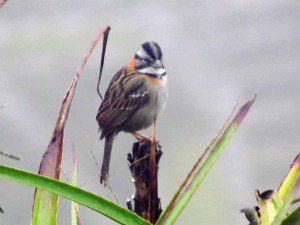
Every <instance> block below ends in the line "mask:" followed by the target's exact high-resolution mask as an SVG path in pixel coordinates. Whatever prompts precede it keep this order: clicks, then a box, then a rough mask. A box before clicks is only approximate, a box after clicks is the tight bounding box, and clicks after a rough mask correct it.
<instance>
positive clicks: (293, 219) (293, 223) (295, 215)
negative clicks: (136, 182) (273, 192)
mask: <svg viewBox="0 0 300 225" xmlns="http://www.w3.org/2000/svg"><path fill="white" fill-rule="evenodd" d="M281 225H300V207H298V208H297V209H295V210H294V211H293V212H292V213H291V214H290V215H289V216H288V217H287V218H286V219H285V220H284V221H283V222H282V224H281Z"/></svg>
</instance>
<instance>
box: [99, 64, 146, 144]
mask: <svg viewBox="0 0 300 225" xmlns="http://www.w3.org/2000/svg"><path fill="white" fill-rule="evenodd" d="M145 83H146V80H145V78H144V77H142V76H139V75H138V74H136V73H134V72H132V70H130V69H129V68H127V67H124V68H122V69H121V70H120V71H119V72H118V73H117V74H116V75H115V76H114V78H113V79H112V81H111V83H110V85H109V87H108V89H107V91H106V93H105V96H104V99H103V101H102V103H101V105H100V108H99V110H98V114H97V117H96V119H97V121H98V124H99V130H101V137H100V138H101V139H102V138H103V137H106V136H107V135H109V134H110V133H111V132H119V131H120V129H121V126H122V124H123V123H124V122H125V121H127V120H128V119H129V118H130V117H131V116H132V115H133V114H134V113H135V112H136V111H137V110H138V109H139V108H141V107H142V106H144V105H145V104H146V103H147V102H148V101H149V96H148V93H147V90H146V84H145Z"/></svg>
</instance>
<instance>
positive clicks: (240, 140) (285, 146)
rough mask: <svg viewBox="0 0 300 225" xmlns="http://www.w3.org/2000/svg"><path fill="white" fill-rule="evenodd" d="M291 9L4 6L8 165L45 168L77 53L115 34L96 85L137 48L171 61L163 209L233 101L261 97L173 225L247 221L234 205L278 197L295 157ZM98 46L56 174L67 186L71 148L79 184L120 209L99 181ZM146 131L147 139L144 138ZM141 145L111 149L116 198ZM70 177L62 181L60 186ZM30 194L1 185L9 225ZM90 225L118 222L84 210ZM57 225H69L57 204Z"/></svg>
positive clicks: (214, 4)
mask: <svg viewBox="0 0 300 225" xmlns="http://www.w3.org/2000/svg"><path fill="white" fill-rule="evenodd" d="M299 7H300V4H299V1H297V0H273V1H268V0H263V1H261V0H252V1H243V0H242V1H237V0H219V1H185V2H184V3H183V1H116V0H110V1H108V0H106V1H28V0H24V1H8V2H7V3H6V4H5V5H4V6H3V7H2V8H1V9H0V104H4V103H8V105H7V106H6V107H5V108H4V109H1V111H0V121H1V122H0V143H1V144H0V150H1V151H5V152H8V153H10V154H14V155H18V156H20V157H22V161H21V162H15V161H12V160H10V159H7V158H5V157H2V156H0V163H1V164H4V165H9V166H14V167H18V168H21V169H24V170H29V171H32V172H37V171H38V167H39V163H40V161H41V158H42V155H43V153H44V151H45V149H46V147H47V145H48V142H49V140H50V136H51V134H52V131H53V129H54V125H55V122H56V118H57V115H58V110H59V108H60V105H61V101H62V99H63V96H64V95H65V93H66V90H67V88H68V86H69V84H70V82H71V79H72V76H73V74H74V72H75V70H76V68H77V66H78V65H79V64H80V63H81V59H82V56H83V54H84V52H85V51H86V49H87V47H88V45H89V43H90V41H91V40H92V39H93V38H94V36H95V35H96V33H97V32H98V30H99V28H100V27H101V26H103V25H106V24H109V25H110V26H111V27H112V30H111V33H110V37H109V40H108V48H107V55H106V62H105V66H104V72H103V79H102V83H101V90H102V93H103V92H104V91H105V89H106V88H107V85H108V83H109V81H110V79H111V78H112V76H113V75H114V73H115V72H116V71H117V70H118V69H119V68H121V67H122V66H123V65H125V64H127V63H128V61H129V59H130V57H131V56H132V55H133V54H134V53H135V51H136V50H137V48H138V47H139V45H140V44H141V43H143V42H145V41H149V40H151V41H156V42H158V43H159V44H160V46H161V48H162V51H163V54H164V64H165V67H166V70H167V73H168V79H169V80H168V82H169V96H168V102H167V107H166V110H165V113H164V114H163V115H162V116H161V117H160V118H159V120H158V127H157V138H159V140H160V143H161V145H162V147H163V152H164V154H163V157H162V159H161V161H160V168H159V196H160V197H161V200H162V208H163V209H164V208H165V207H166V205H167V203H168V202H169V201H170V199H171V197H172V196H173V194H174V192H175V191H176V190H177V187H178V186H179V185H180V183H181V182H182V181H183V179H184V178H185V176H186V174H187V173H188V171H189V170H190V169H191V168H192V166H193V164H194V163H195V162H196V160H197V158H198V157H199V156H200V154H201V153H202V152H203V151H204V149H205V148H206V146H207V145H208V144H209V143H210V141H211V140H212V138H213V137H214V136H215V135H216V133H217V132H218V130H219V129H220V128H221V127H222V125H223V123H224V121H225V120H226V118H227V117H228V116H229V114H230V112H231V110H232V108H233V107H234V106H235V105H236V103H237V102H243V101H245V100H247V99H249V98H252V97H253V95H254V93H255V92H257V93H258V97H257V100H256V102H255V104H254V106H253V108H252V109H251V111H250V113H249V114H248V116H247V117H246V119H245V121H244V122H243V124H242V125H241V127H240V128H239V129H238V131H237V133H236V134H235V135H234V136H233V138H232V140H230V142H229V144H228V146H227V147H226V149H225V151H224V153H223V154H222V155H221V156H220V158H219V160H218V161H217V163H216V164H215V166H214V168H213V169H212V171H211V172H210V173H209V174H208V176H207V178H206V179H205V181H204V182H203V184H202V186H201V187H200V189H199V190H198V191H197V192H196V194H195V196H194V198H193V199H192V200H191V202H190V203H189V204H188V205H187V207H186V208H185V209H184V211H183V213H182V214H181V216H180V217H179V219H178V221H177V222H176V224H177V225H183V224H189V225H198V224H208V225H213V224H220V225H238V224H247V222H246V219H245V218H244V216H243V215H242V214H240V209H241V208H243V207H247V206H253V205H255V204H256V201H255V196H254V190H255V189H258V190H261V191H264V190H267V189H271V188H273V189H275V188H277V187H278V186H279V184H280V182H281V180H282V178H283V177H284V175H285V174H286V173H287V171H288V169H289V165H290V164H291V162H292V161H293V159H294V158H295V156H296V154H297V153H298V152H299V149H300V141H299V132H300V98H299V96H300V88H299V86H300V76H299V71H300V43H299V40H300V38H299V34H300V32H299V31H300V14H299ZM100 46H101V45H98V47H97V49H96V50H95V51H94V52H93V55H92V56H91V58H90V60H89V61H88V63H87V65H86V67H85V70H84V74H83V76H82V79H81V80H80V81H79V85H78V87H77V90H76V94H75V96H74V100H73V104H72V107H71V112H70V114H69V119H68V121H67V126H66V129H65V134H66V135H65V146H64V147H65V149H64V155H63V163H62V168H63V170H64V173H65V174H66V175H67V176H68V177H69V178H70V177H71V164H72V159H71V157H72V154H71V151H72V143H73V142H74V145H75V149H76V152H77V159H78V165H77V166H78V167H77V170H78V172H77V173H78V184H79V185H80V184H84V183H86V184H85V185H84V186H83V188H85V189H88V190H90V191H93V192H96V193H97V194H99V195H102V196H104V197H106V198H109V199H111V200H113V201H114V197H113V194H112V193H111V192H110V191H109V190H108V189H105V188H104V187H103V186H100V184H99V183H98V178H97V176H99V168H98V166H97V165H96V163H95V161H94V159H93V156H92V154H91V151H92V152H93V153H94V155H95V157H96V158H97V160H98V161H99V162H100V163H101V160H102V153H103V141H100V140H99V133H98V132H97V131H98V125H97V123H96V120H95V117H96V113H97V110H98V107H99V105H100V99H99V97H98V95H97V93H96V83H97V75H98V70H99V62H100V52H101V48H100ZM143 133H144V134H147V135H150V133H151V131H150V129H149V130H146V131H144V132H143ZM134 141H135V140H134V138H133V137H132V136H131V135H129V134H125V133H120V134H119V135H118V137H117V139H116V141H115V143H114V147H113V154H112V161H111V169H110V172H111V174H110V185H111V187H112V189H113V191H114V193H115V195H116V197H117V199H118V201H119V202H120V204H122V205H124V206H125V203H126V199H127V198H130V197H131V196H132V194H133V184H132V183H131V176H130V172H129V169H128V165H127V160H126V158H127V156H126V155H127V153H128V152H130V151H131V146H132V143H133V142H134ZM66 175H64V174H62V180H64V181H66ZM33 191H34V189H33V188H31V187H28V186H24V185H21V184H17V183H14V182H9V181H7V180H2V179H1V180H0V206H1V207H2V208H3V209H4V211H5V213H4V214H0V224H1V225H23V224H29V223H30V218H31V208H32V201H33ZM79 210H80V215H81V219H82V222H83V224H89V225H96V224H99V225H100V224H108V225H109V224H115V223H114V222H111V221H110V220H108V219H106V218H105V217H104V216H102V215H100V214H98V213H95V212H93V211H92V210H90V209H87V208H85V207H83V206H80V209H79ZM58 218H59V224H70V223H71V222H70V201H68V200H65V199H63V198H61V199H60V206H59V213H58Z"/></svg>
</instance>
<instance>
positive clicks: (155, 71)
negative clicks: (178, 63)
mask: <svg viewBox="0 0 300 225" xmlns="http://www.w3.org/2000/svg"><path fill="white" fill-rule="evenodd" d="M139 72H140V73H149V74H156V75H159V76H162V75H164V74H165V73H166V70H165V69H164V68H154V67H152V66H149V67H146V68H143V69H140V70H139Z"/></svg>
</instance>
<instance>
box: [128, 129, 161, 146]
mask: <svg viewBox="0 0 300 225" xmlns="http://www.w3.org/2000/svg"><path fill="white" fill-rule="evenodd" d="M131 134H132V135H133V136H134V137H135V138H136V139H137V140H138V141H139V142H143V141H150V142H152V141H155V142H156V143H157V144H158V145H159V141H158V139H154V138H153V137H152V136H150V137H146V136H144V135H142V134H139V133H138V132H132V133H131Z"/></svg>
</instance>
